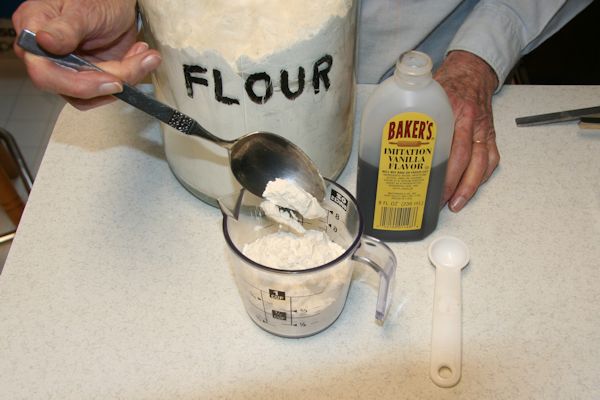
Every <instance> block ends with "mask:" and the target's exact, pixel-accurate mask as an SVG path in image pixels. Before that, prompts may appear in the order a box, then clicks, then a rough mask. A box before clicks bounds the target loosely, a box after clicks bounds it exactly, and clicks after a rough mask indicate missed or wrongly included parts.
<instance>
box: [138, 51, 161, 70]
mask: <svg viewBox="0 0 600 400" xmlns="http://www.w3.org/2000/svg"><path fill="white" fill-rule="evenodd" d="M160 61H161V59H160V57H159V56H157V55H155V54H152V55H149V56H147V57H146V58H144V59H143V60H142V68H144V70H146V71H152V70H154V69H156V67H158V65H159V64H160Z"/></svg>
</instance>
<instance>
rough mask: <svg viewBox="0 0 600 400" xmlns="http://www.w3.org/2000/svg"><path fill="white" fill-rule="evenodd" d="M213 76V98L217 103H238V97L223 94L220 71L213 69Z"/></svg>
mask: <svg viewBox="0 0 600 400" xmlns="http://www.w3.org/2000/svg"><path fill="white" fill-rule="evenodd" d="M213 78H214V79H215V98H216V99H217V101H218V102H219V103H223V104H227V105H231V104H240V101H239V100H238V99H232V98H231V97H227V96H223V78H222V77H221V71H219V70H218V69H213Z"/></svg>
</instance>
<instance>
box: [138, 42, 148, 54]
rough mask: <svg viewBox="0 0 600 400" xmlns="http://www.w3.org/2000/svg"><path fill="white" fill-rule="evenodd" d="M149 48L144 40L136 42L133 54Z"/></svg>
mask: <svg viewBox="0 0 600 400" xmlns="http://www.w3.org/2000/svg"><path fill="white" fill-rule="evenodd" d="M149 48H150V46H148V43H146V42H138V43H137V44H136V48H135V51H134V55H136V54H141V53H143V52H144V51H146V50H148V49H149Z"/></svg>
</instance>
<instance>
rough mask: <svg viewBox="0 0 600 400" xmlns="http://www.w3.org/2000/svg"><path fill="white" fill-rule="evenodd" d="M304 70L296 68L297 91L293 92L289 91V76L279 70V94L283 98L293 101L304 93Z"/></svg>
mask: <svg viewBox="0 0 600 400" xmlns="http://www.w3.org/2000/svg"><path fill="white" fill-rule="evenodd" d="M304 76H305V73H304V68H302V67H299V68H298V89H296V91H295V92H292V91H291V90H290V74H289V73H288V72H287V71H286V70H285V69H282V70H281V92H282V93H283V94H284V95H285V97H286V98H287V99H289V100H294V99H295V98H296V97H298V96H300V95H301V94H302V92H303V91H304V80H305V79H304Z"/></svg>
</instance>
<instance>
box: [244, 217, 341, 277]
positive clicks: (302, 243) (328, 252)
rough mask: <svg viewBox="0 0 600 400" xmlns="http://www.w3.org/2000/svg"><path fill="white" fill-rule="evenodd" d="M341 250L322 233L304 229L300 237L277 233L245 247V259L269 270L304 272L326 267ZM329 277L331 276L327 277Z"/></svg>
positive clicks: (288, 233) (289, 233)
mask: <svg viewBox="0 0 600 400" xmlns="http://www.w3.org/2000/svg"><path fill="white" fill-rule="evenodd" d="M343 252H344V249H343V248H342V247H341V246H340V245H338V244H337V243H334V242H332V241H331V240H330V239H329V237H328V236H327V235H326V234H325V233H324V232H321V231H317V230H312V229H309V230H307V231H306V232H305V233H304V234H302V235H297V234H294V233H292V232H285V231H278V232H274V233H272V234H269V235H266V236H263V237H260V238H258V239H257V240H255V241H254V242H252V243H249V244H247V245H246V246H244V250H243V253H244V255H246V256H247V257H248V258H250V259H252V260H254V261H256V262H258V263H260V264H262V265H265V266H267V267H271V268H277V269H284V270H303V269H307V268H312V267H317V266H319V265H323V264H327V263H328V262H329V261H331V260H334V259H335V258H336V257H338V256H339V255H340V254H342V253H343ZM330 278H332V277H330Z"/></svg>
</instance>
